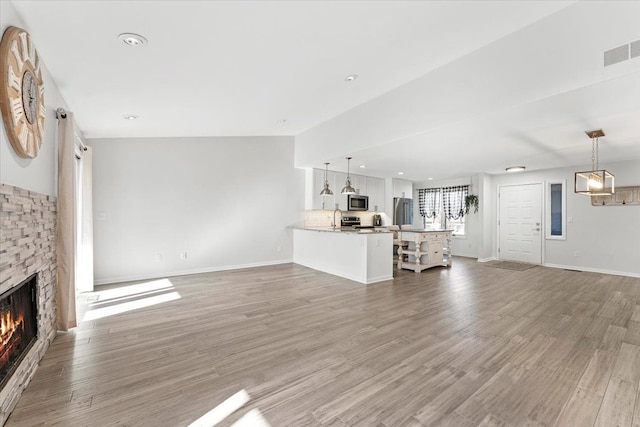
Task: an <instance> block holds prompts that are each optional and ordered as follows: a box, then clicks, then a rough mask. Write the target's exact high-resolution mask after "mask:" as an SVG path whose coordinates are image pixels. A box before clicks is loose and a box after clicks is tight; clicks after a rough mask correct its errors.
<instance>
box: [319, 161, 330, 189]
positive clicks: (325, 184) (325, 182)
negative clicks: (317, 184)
mask: <svg viewBox="0 0 640 427" xmlns="http://www.w3.org/2000/svg"><path fill="white" fill-rule="evenodd" d="M328 174H329V163H325V164H324V188H323V189H322V191H321V192H320V195H321V196H323V197H326V196H333V191H331V189H330V188H329V180H328V179H327V175H328Z"/></svg>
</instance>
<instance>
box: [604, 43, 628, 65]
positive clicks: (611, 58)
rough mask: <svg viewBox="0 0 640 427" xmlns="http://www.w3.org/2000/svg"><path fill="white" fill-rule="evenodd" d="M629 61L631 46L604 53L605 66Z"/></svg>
mask: <svg viewBox="0 0 640 427" xmlns="http://www.w3.org/2000/svg"><path fill="white" fill-rule="evenodd" d="M627 59H629V45H628V44H625V45H622V46H620V47H616V48H614V49H611V50H607V51H605V52H604V66H605V67H608V66H609V65H613V64H617V63H618V62H622V61H626V60H627Z"/></svg>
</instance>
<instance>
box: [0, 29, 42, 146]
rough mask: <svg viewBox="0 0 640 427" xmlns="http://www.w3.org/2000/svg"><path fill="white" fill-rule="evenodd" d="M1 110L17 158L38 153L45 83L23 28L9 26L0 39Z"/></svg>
mask: <svg viewBox="0 0 640 427" xmlns="http://www.w3.org/2000/svg"><path fill="white" fill-rule="evenodd" d="M0 73H1V78H0V107H1V108H0V110H2V120H3V122H4V127H5V129H6V130H7V135H8V136H9V141H10V142H11V145H12V146H13V149H14V150H15V151H16V153H18V155H19V156H20V157H27V158H34V157H36V156H37V155H38V151H39V150H40V146H41V145H42V138H43V137H44V118H45V113H46V109H45V106H44V85H43V83H42V71H41V70H40V60H39V59H38V52H36V47H35V45H34V44H33V41H32V40H31V37H29V33H27V32H26V31H25V30H23V29H22V28H18V27H9V28H7V29H6V30H5V32H4V34H3V35H2V42H0Z"/></svg>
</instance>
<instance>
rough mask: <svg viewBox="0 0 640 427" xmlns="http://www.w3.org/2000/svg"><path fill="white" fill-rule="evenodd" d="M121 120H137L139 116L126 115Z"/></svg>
mask: <svg viewBox="0 0 640 427" xmlns="http://www.w3.org/2000/svg"><path fill="white" fill-rule="evenodd" d="M123 118H124V119H125V120H138V119H139V118H140V116H136V115H134V114H127V115H126V116H123Z"/></svg>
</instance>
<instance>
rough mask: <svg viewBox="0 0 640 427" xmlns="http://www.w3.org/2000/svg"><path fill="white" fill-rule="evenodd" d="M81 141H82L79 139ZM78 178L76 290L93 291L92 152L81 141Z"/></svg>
mask: <svg viewBox="0 0 640 427" xmlns="http://www.w3.org/2000/svg"><path fill="white" fill-rule="evenodd" d="M79 142H80V143H82V141H79ZM78 163H79V165H80V167H79V168H78V173H79V174H80V177H79V179H78V181H79V183H80V186H79V188H78V191H77V192H76V194H77V196H78V197H79V200H78V202H79V203H77V204H76V205H77V208H78V224H77V232H78V236H79V238H78V240H77V243H78V248H76V251H77V253H78V256H77V258H76V259H77V261H78V266H77V275H76V288H77V289H78V292H92V291H93V190H92V189H93V153H92V148H91V147H88V146H85V145H84V143H82V146H81V148H80V159H79V161H78Z"/></svg>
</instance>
